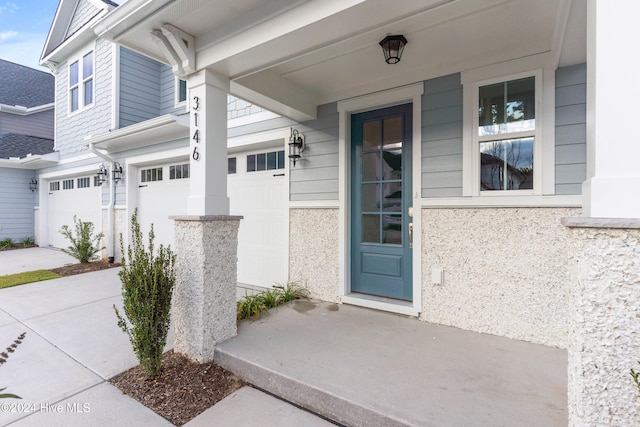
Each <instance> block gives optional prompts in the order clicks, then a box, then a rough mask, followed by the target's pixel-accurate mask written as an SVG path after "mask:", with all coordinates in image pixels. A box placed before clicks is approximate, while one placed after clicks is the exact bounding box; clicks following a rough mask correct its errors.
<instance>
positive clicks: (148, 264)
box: [113, 210, 176, 377]
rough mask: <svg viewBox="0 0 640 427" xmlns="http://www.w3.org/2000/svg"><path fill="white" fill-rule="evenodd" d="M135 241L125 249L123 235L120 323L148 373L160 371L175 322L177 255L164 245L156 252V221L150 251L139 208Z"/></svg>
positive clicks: (133, 222)
mask: <svg viewBox="0 0 640 427" xmlns="http://www.w3.org/2000/svg"><path fill="white" fill-rule="evenodd" d="M131 237H132V244H131V245H129V246H128V248H127V251H126V252H125V250H124V243H123V240H122V234H121V235H120V248H121V249H122V254H123V255H122V270H121V271H120V273H118V274H119V276H120V280H121V281H122V297H123V304H124V315H125V316H126V319H127V320H128V322H127V320H125V318H124V317H123V316H121V315H120V313H119V312H118V309H117V308H116V306H115V305H114V306H113V308H114V310H115V312H116V316H117V317H118V326H119V327H120V328H121V329H122V331H123V332H125V333H126V334H127V335H128V336H129V341H131V345H132V346H133V351H134V353H135V354H136V356H137V357H138V361H139V362H140V366H141V367H142V370H143V371H144V372H145V373H146V374H147V375H148V376H151V377H153V376H156V375H157V374H158V373H159V372H160V364H161V362H162V352H163V350H164V346H165V344H166V342H167V333H168V331H169V323H170V321H171V293H172V292H173V286H174V284H175V280H176V279H175V270H174V265H175V259H176V257H175V255H174V254H173V253H172V252H171V247H170V246H168V247H166V248H165V247H163V246H162V245H160V247H159V248H158V251H157V253H156V254H154V244H153V240H154V237H155V235H154V233H153V224H152V225H151V230H150V231H149V244H148V250H147V249H145V247H144V244H143V242H142V232H141V231H140V224H138V211H137V210H136V211H135V212H134V214H133V216H132V217H131Z"/></svg>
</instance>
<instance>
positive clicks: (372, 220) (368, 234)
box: [362, 215, 380, 243]
mask: <svg viewBox="0 0 640 427" xmlns="http://www.w3.org/2000/svg"><path fill="white" fill-rule="evenodd" d="M362 241H363V242H364V243H380V215H362Z"/></svg>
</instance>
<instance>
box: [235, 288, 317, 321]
mask: <svg viewBox="0 0 640 427" xmlns="http://www.w3.org/2000/svg"><path fill="white" fill-rule="evenodd" d="M301 298H309V291H308V290H307V289H305V288H302V287H300V286H299V285H298V284H296V283H287V284H286V285H276V286H274V287H273V289H268V290H265V291H262V292H259V293H257V294H254V295H245V296H244V297H242V298H241V299H240V301H238V302H237V303H236V314H237V318H238V320H242V319H259V318H260V317H261V316H262V315H263V314H264V313H266V312H268V311H269V309H271V308H273V307H278V306H280V305H282V304H286V303H288V302H289V301H293V300H294V299H301Z"/></svg>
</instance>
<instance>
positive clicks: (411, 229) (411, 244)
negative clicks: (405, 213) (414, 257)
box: [409, 222, 413, 249]
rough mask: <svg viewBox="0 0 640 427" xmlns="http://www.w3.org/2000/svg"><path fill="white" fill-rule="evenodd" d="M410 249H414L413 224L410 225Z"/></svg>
mask: <svg viewBox="0 0 640 427" xmlns="http://www.w3.org/2000/svg"><path fill="white" fill-rule="evenodd" d="M409 249H413V222H410V223H409Z"/></svg>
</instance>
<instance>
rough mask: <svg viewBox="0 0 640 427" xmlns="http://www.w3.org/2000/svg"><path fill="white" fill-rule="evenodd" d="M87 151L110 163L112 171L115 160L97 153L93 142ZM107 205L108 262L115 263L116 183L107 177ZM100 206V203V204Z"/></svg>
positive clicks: (99, 152)
mask: <svg viewBox="0 0 640 427" xmlns="http://www.w3.org/2000/svg"><path fill="white" fill-rule="evenodd" d="M89 150H91V152H92V153H93V154H95V155H96V156H98V157H101V158H103V159H105V160H106V161H108V162H110V163H111V171H113V169H114V166H115V163H116V162H115V160H114V159H113V158H112V157H110V156H108V155H107V154H105V153H103V152H101V151H99V150H98V149H97V148H96V147H95V146H94V143H93V142H90V143H89ZM109 183H110V186H109V204H108V205H107V218H108V230H109V231H108V236H109V240H110V244H109V247H108V248H107V251H108V255H109V262H110V263H113V262H114V261H115V253H116V228H115V215H114V214H115V209H114V208H115V198H116V183H115V181H114V179H113V176H111V177H109ZM100 204H101V205H102V203H100Z"/></svg>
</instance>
